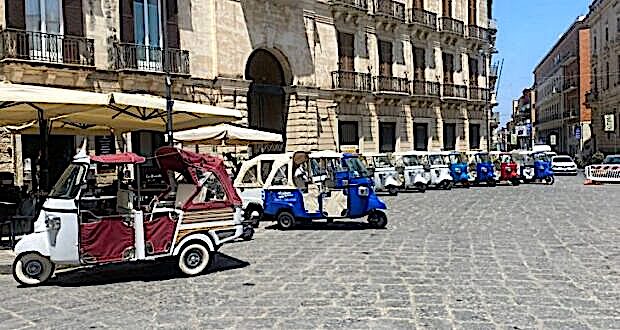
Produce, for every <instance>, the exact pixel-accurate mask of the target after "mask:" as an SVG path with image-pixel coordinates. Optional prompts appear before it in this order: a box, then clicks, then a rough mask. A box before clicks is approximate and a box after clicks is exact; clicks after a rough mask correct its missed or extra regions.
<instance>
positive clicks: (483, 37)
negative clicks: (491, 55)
mask: <svg viewBox="0 0 620 330" xmlns="http://www.w3.org/2000/svg"><path fill="white" fill-rule="evenodd" d="M467 37H468V38H469V39H474V40H478V41H482V42H491V34H490V33H489V30H487V29H485V28H481V27H479V26H475V25H469V26H468V27H467Z"/></svg>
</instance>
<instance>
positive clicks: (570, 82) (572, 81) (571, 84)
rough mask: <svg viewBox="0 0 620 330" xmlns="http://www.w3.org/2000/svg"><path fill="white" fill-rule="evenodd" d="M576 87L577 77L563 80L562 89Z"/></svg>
mask: <svg viewBox="0 0 620 330" xmlns="http://www.w3.org/2000/svg"><path fill="white" fill-rule="evenodd" d="M576 87H577V79H569V80H566V81H564V90H568V89H571V88H576Z"/></svg>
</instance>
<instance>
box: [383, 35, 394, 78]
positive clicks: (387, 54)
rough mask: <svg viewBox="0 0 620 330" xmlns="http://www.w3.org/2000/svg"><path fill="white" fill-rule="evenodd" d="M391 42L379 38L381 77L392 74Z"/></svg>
mask: <svg viewBox="0 0 620 330" xmlns="http://www.w3.org/2000/svg"><path fill="white" fill-rule="evenodd" d="M392 63H394V61H393V59H392V43H391V42H389V41H383V40H379V75H380V76H382V77H391V76H392Z"/></svg>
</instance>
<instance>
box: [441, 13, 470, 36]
mask: <svg viewBox="0 0 620 330" xmlns="http://www.w3.org/2000/svg"><path fill="white" fill-rule="evenodd" d="M439 31H441V32H448V33H454V34H458V35H461V36H463V35H465V23H463V22H461V21H459V20H456V19H454V18H450V17H441V18H440V19H439Z"/></svg>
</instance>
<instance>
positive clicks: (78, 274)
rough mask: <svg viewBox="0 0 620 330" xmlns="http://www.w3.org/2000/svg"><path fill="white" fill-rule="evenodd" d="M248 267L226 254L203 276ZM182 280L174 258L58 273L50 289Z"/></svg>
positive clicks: (216, 258) (218, 254) (216, 255)
mask: <svg viewBox="0 0 620 330" xmlns="http://www.w3.org/2000/svg"><path fill="white" fill-rule="evenodd" d="M249 265H250V264H249V263H248V262H246V261H242V260H239V259H236V258H233V257H231V256H229V255H226V254H223V253H216V254H215V257H214V260H213V263H212V264H211V267H210V268H209V270H207V272H206V273H205V274H203V275H201V276H204V275H208V274H211V273H217V272H223V271H227V270H232V269H239V268H243V267H247V266H249ZM183 277H186V276H185V275H184V274H183V273H181V272H180V271H179V270H178V268H177V262H176V258H172V257H171V258H165V259H159V260H156V261H150V262H131V263H119V264H107V265H97V266H92V267H82V268H76V269H71V270H66V271H59V272H57V273H56V275H55V276H54V277H53V278H52V279H50V281H49V282H48V283H47V285H48V286H61V287H77V286H97V285H106V284H112V283H123V282H134V281H142V282H152V281H165V280H171V279H175V278H183Z"/></svg>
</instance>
